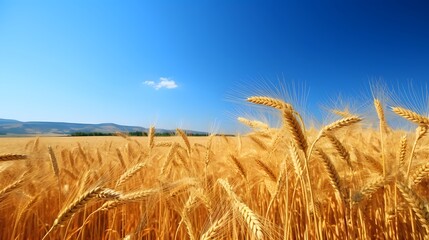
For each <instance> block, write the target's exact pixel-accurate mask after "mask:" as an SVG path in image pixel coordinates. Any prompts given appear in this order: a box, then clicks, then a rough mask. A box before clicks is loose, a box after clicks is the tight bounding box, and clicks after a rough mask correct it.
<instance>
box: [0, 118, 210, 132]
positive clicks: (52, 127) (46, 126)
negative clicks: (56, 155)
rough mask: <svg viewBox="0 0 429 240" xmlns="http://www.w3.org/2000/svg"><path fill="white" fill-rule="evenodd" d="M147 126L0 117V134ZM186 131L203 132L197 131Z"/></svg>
mask: <svg viewBox="0 0 429 240" xmlns="http://www.w3.org/2000/svg"><path fill="white" fill-rule="evenodd" d="M147 131H148V129H147V128H143V127H137V126H123V125H118V124H114V123H100V124H85V123H66V122H20V121H17V120H13V119H2V118H0V135H69V134H72V133H75V132H86V133H91V132H100V133H115V132H147ZM156 132H157V133H169V132H174V130H166V129H156ZM187 132H188V133H195V134H196V133H198V134H204V133H203V132H198V131H187Z"/></svg>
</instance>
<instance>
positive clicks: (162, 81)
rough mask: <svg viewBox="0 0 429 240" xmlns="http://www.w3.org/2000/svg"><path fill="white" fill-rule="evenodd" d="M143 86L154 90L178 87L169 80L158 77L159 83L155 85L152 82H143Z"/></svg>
mask: <svg viewBox="0 0 429 240" xmlns="http://www.w3.org/2000/svg"><path fill="white" fill-rule="evenodd" d="M143 84H145V85H148V86H151V87H153V88H155V89H156V90H158V89H161V88H167V89H173V88H177V87H178V86H177V84H176V82H175V81H174V80H171V79H169V78H166V77H160V78H159V82H157V83H155V82H154V81H144V82H143Z"/></svg>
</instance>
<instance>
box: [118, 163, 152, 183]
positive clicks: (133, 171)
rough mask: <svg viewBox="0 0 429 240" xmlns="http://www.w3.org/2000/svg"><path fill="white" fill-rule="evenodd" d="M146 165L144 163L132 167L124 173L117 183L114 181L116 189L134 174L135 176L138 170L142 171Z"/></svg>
mask: <svg viewBox="0 0 429 240" xmlns="http://www.w3.org/2000/svg"><path fill="white" fill-rule="evenodd" d="M145 165H146V164H145V163H138V164H136V165H135V166H134V167H132V168H130V169H128V170H127V171H126V172H125V173H123V174H122V175H121V176H120V177H119V179H118V181H116V187H119V186H121V185H122V184H123V183H124V182H126V181H127V180H128V179H130V178H131V177H132V176H134V174H136V173H137V172H138V171H139V170H140V169H142V168H143V167H144V166H145Z"/></svg>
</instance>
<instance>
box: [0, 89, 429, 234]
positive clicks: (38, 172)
mask: <svg viewBox="0 0 429 240" xmlns="http://www.w3.org/2000/svg"><path fill="white" fill-rule="evenodd" d="M247 100H248V101H249V102H250V103H251V104H257V105H261V106H262V107H267V108H272V109H273V110H275V111H277V112H278V113H279V114H278V116H279V117H280V118H281V121H279V122H281V125H280V126H278V127H272V126H270V125H269V124H268V123H264V122H262V121H259V120H256V119H246V118H243V117H239V118H238V120H239V122H241V123H242V124H244V126H247V127H249V129H251V132H250V133H248V134H246V135H237V136H229V137H226V136H216V135H210V136H207V137H190V136H187V134H186V131H184V130H182V129H177V130H176V132H177V136H175V137H167V138H163V137H156V136H155V132H156V129H155V127H153V126H152V127H151V128H150V131H149V133H148V137H129V136H126V135H124V134H118V136H114V137H90V138H43V137H41V138H37V139H29V138H21V139H12V138H2V139H0V147H1V146H2V144H3V143H5V142H8V146H10V143H11V142H14V147H12V148H11V147H7V148H4V147H2V148H0V150H1V151H0V176H1V180H0V209H1V210H0V212H1V214H0V239H424V238H426V239H427V238H429V207H428V206H427V201H428V199H429V191H428V188H427V186H428V183H429V170H428V169H429V165H428V163H427V162H428V158H429V149H428V148H427V147H425V146H427V144H428V139H427V138H426V136H425V134H426V132H427V129H428V125H429V120H428V118H427V117H425V116H424V115H421V114H418V113H416V112H415V111H412V110H409V109H406V108H403V107H401V106H394V107H392V108H387V107H386V106H384V105H383V102H381V101H380V100H378V99H374V108H373V111H374V113H375V116H378V120H375V121H376V122H374V123H373V126H376V127H368V126H365V125H364V124H362V121H363V120H364V119H366V118H365V116H360V115H358V114H355V113H353V112H350V111H349V110H347V111H341V110H338V109H332V110H331V111H332V112H333V113H335V114H338V115H339V118H338V119H336V120H333V121H332V122H331V123H327V124H325V125H324V126H321V127H320V128H319V129H314V128H309V127H308V126H305V124H304V120H305V119H303V118H302V116H301V115H300V113H299V112H297V111H296V110H295V108H294V106H293V105H292V104H291V103H287V102H284V101H283V100H281V99H278V98H270V97H268V96H252V97H249V98H248V99H247ZM261 106H260V107H261ZM387 111H392V112H393V114H396V116H397V117H398V118H404V119H405V120H407V121H409V122H410V123H411V124H414V125H415V128H416V130H415V131H410V132H405V131H404V130H399V128H397V127H392V126H389V124H388V123H389V121H388V120H389V119H388V117H389V116H392V115H389V114H386V113H387ZM6 149H7V150H6Z"/></svg>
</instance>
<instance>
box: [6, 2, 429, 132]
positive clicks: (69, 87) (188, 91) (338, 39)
mask: <svg viewBox="0 0 429 240" xmlns="http://www.w3.org/2000/svg"><path fill="white" fill-rule="evenodd" d="M423 2H424V1H420V3H419V2H414V1H402V2H401V3H399V1H363V0H359V1H229V0H228V1H151V2H149V1H107V0H103V1H101V0H100V1H96V0H90V1H56V0H55V1H20V0H17V1H12V0H9V1H1V0H0V91H1V93H0V118H12V119H17V120H21V121H30V120H42V121H65V122H83V123H101V122H115V123H119V124H126V125H138V126H144V127H147V126H149V125H150V124H152V123H155V124H156V126H157V127H160V128H175V127H183V128H187V129H194V130H211V128H212V127H213V126H215V127H216V128H217V129H218V130H220V131H222V130H226V131H234V130H233V125H232V124H231V123H232V122H233V116H231V113H230V112H231V111H234V110H233V109H234V106H232V105H234V104H235V103H231V102H230V101H228V99H230V98H231V93H234V92H241V93H249V94H251V93H252V90H255V86H259V85H260V84H261V83H260V81H262V80H263V79H269V80H274V81H276V80H277V78H281V79H282V80H283V81H284V82H286V83H285V85H288V82H290V81H294V82H295V83H299V82H305V85H306V86H307V88H308V89H309V91H310V95H309V97H308V105H309V109H308V110H309V111H314V110H315V109H316V108H318V107H319V103H326V102H328V101H327V98H329V96H334V95H338V94H341V95H342V96H348V95H353V94H356V92H359V91H361V90H362V91H363V90H364V89H365V88H368V82H369V81H370V80H373V79H378V78H382V79H384V81H385V82H387V83H390V82H394V83H395V84H397V83H398V82H399V83H401V82H403V81H412V82H413V84H414V86H415V87H416V86H417V87H420V86H424V85H426V84H427V82H428V81H429V30H428V29H429V14H428V12H429V5H428V4H425V3H423ZM237 85H238V86H241V88H242V89H240V90H239V91H237V90H234V88H235V87H236V86H237ZM256 88H257V87H256ZM238 97H243V96H238ZM238 97H237V98H238Z"/></svg>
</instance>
